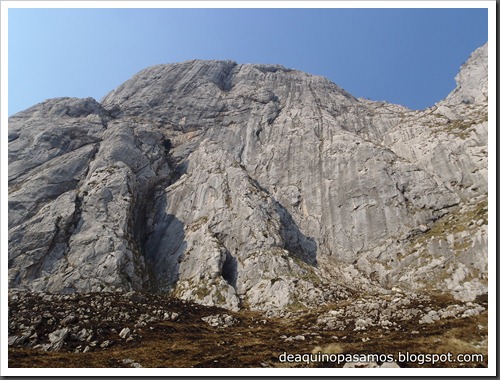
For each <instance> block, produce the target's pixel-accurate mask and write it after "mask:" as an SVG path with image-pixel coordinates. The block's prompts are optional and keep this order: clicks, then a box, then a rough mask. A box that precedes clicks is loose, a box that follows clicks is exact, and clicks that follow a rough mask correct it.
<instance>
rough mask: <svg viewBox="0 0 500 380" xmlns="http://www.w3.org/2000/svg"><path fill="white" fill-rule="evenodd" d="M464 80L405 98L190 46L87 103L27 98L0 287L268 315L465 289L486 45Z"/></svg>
mask: <svg viewBox="0 0 500 380" xmlns="http://www.w3.org/2000/svg"><path fill="white" fill-rule="evenodd" d="M457 84H458V86H457V89H456V90H455V91H454V92H452V93H451V94H450V95H449V96H448V97H447V98H446V99H445V100H443V101H442V102H439V103H438V104H437V105H436V106H434V107H431V108H428V109H426V110H422V111H411V110H409V109H407V108H405V107H401V106H397V105H392V104H388V103H380V102H373V101H369V100H364V99H356V98H355V97H353V96H351V95H350V94H348V93H347V92H345V91H344V90H342V89H341V88H339V87H338V86H337V85H335V84H334V83H332V82H330V81H328V80H327V79H325V78H321V77H316V76H312V75H309V74H306V73H303V72H300V71H296V70H290V69H286V68H284V67H282V66H279V65H238V64H236V63H235V62H232V61H198V60H196V61H188V62H184V63H179V64H171V65H158V66H153V67H150V68H147V69H145V70H143V71H141V72H140V73H138V74H137V75H135V76H134V77H132V78H131V79H130V80H128V81H127V82H125V83H124V84H122V85H121V86H120V87H118V88H117V89H116V90H113V91H112V92H111V93H109V94H108V95H107V96H106V97H105V98H104V99H103V100H102V101H101V102H100V103H98V102H96V101H95V100H93V99H73V98H59V99H52V100H48V101H46V102H44V103H41V104H39V105H36V106H34V107H31V108H30V109H28V110H26V111H23V112H21V113H18V114H16V115H14V116H12V117H11V118H10V119H9V286H10V287H11V288H15V287H20V288H25V289H30V290H37V291H49V292H63V293H70V292H88V291H117V290H120V291H131V290H153V291H167V292H168V291H171V292H172V293H173V294H174V295H176V296H177V297H180V298H183V299H187V300H193V301H196V302H199V303H202V304H205V305H209V306H210V305H218V306H223V307H225V308H228V309H232V310H237V309H239V308H241V307H250V308H253V309H261V310H266V311H269V312H272V311H273V310H277V309H283V308H286V307H293V306H303V305H308V306H313V305H321V304H324V303H326V302H329V301H331V300H335V299H340V298H345V297H347V296H348V295H349V294H350V292H352V291H355V290H356V289H360V290H363V291H368V292H373V291H378V292H382V293H384V292H388V289H391V288H393V287H394V286H395V285H397V286H398V287H399V288H403V289H407V290H413V291H418V290H429V289H438V290H447V291H449V292H451V293H452V294H453V295H454V296H455V297H456V298H459V299H462V300H469V301H472V300H474V299H475V297H476V296H478V295H480V294H483V293H485V292H487V224H488V223H487V187H488V186H487V185H488V182H487V173H488V167H487V152H488V148H487V136H488V125H487V124H488V123H487V45H485V46H484V47H482V48H480V49H478V50H477V51H476V52H474V53H473V55H472V56H471V58H470V59H469V60H468V61H467V62H466V63H465V64H464V65H463V66H462V69H461V71H460V73H459V75H458V76H457ZM151 318H156V319H159V318H163V316H154V317H151ZM370 318H372V319H373V317H372V316H366V318H365V317H363V318H362V320H363V322H361V320H359V321H358V322H359V323H358V324H357V327H359V329H362V328H364V327H365V326H368V325H369V323H368V322H369V321H370ZM377 318H378V316H377ZM156 319H155V320H156ZM389 322H390V321H388V322H384V323H385V325H388V324H389ZM137 323H139V324H143V325H146V324H147V323H148V319H147V318H146V319H143V320H140V321H138V322H137Z"/></svg>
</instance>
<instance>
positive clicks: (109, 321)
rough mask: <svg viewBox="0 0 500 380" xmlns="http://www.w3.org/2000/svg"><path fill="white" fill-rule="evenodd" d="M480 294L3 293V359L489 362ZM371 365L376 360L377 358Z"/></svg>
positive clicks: (159, 363)
mask: <svg viewBox="0 0 500 380" xmlns="http://www.w3.org/2000/svg"><path fill="white" fill-rule="evenodd" d="M485 309H487V300H486V298H485V297H482V298H481V299H478V300H476V302H468V303H461V302H457V301H454V300H452V299H450V298H449V297H446V296H437V295H436V296H432V297H431V296H428V297H427V296H426V297H424V298H421V297H418V296H417V295H408V294H406V295H403V294H402V293H393V294H387V295H385V296H384V295H377V296H374V295H363V296H361V295H358V296H356V297H354V298H353V299H351V300H345V301H341V302H338V303H336V304H331V305H325V306H323V307H320V308H317V309H315V310H307V309H304V310H296V311H293V312H281V313H279V314H277V315H275V316H272V317H270V316H267V315H265V314H262V313H257V312H252V311H241V312H231V311H228V310H225V309H220V308H216V307H206V306H201V305H197V304H193V303H190V302H188V301H184V300H178V299H173V298H170V297H168V296H164V295H152V294H149V295H148V294H142V293H125V294H119V293H115V294H112V293H99V294H79V295H48V294H37V293H25V292H11V294H10V297H9V367H11V368H16V367H50V368H58V367H136V368H140V367H155V368H157V367H307V366H309V367H343V366H344V365H346V363H345V361H343V362H341V363H331V362H320V363H317V362H314V363H309V364H308V363H304V362H299V363H297V362H285V361H284V360H283V354H284V353H285V352H286V353H287V354H293V355H297V354H311V353H327V354H336V355H338V356H340V355H339V354H385V355H388V354H393V355H395V357H396V356H397V355H398V352H401V353H403V354H404V353H406V352H408V353H411V354H423V353H439V354H445V353H447V352H450V353H452V354H453V357H454V358H456V357H457V356H456V355H458V354H465V353H466V354H471V355H473V354H481V355H482V359H483V360H482V361H480V360H479V359H480V356H468V357H467V358H468V359H469V360H474V361H473V362H468V363H459V362H448V361H446V362H438V363H435V364H434V365H433V364H432V363H422V364H419V363H406V362H404V361H401V360H396V361H397V365H398V366H399V367H475V368H477V367H487V360H488V354H487V334H488V330H487V327H488V324H487V320H488V313H487V311H485ZM378 364H382V363H381V362H380V361H379V363H378Z"/></svg>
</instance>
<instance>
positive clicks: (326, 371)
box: [0, 0, 496, 377]
mask: <svg viewBox="0 0 500 380" xmlns="http://www.w3.org/2000/svg"><path fill="white" fill-rule="evenodd" d="M0 6H1V9H0V17H1V19H0V25H1V29H0V32H1V73H0V74H1V77H0V78H1V92H0V94H1V112H0V115H1V119H0V125H1V126H2V128H1V131H0V143H1V150H0V152H1V155H0V175H1V187H0V191H1V198H0V199H1V204H0V227H1V235H0V236H1V239H0V244H1V246H0V247H1V252H2V255H1V266H0V268H1V301H2V305H1V306H2V308H1V330H0V331H1V332H2V334H1V336H2V337H3V339H2V341H1V375H2V376H307V377H309V376H365V375H371V376H415V375H419V376H429V375H432V376H495V375H496V231H495V226H496V210H495V206H496V151H495V149H494V148H495V146H496V9H495V8H496V2H495V1H493V0H482V1H316V0H312V1H306V0H294V1H13V0H7V1H2V2H1V4H0ZM11 8H304V9H305V8H487V9H488V50H489V51H488V85H489V87H488V103H489V104H488V124H489V126H493V128H489V131H488V145H489V146H490V148H491V147H493V149H492V150H489V152H488V154H489V160H488V161H489V162H488V193H489V196H488V204H489V205H490V206H493V207H489V210H488V222H489V225H488V244H489V246H488V268H489V273H488V277H489V283H488V287H489V302H488V306H489V319H488V364H489V367H488V368H463V369H462V368H452V369H449V368H411V369H410V368H407V369H404V368H402V369H399V370H394V369H390V368H377V369H361V368H360V369H357V370H352V369H347V368H345V369H344V368H337V369H332V368H243V369H232V368H167V369H161V368H141V369H132V370H131V369H127V368H118V369H116V368H78V369H71V368H55V369H49V368H26V369H23V368H8V358H7V356H8V340H7V336H8V334H7V331H8V313H7V298H8V289H7V277H8V276H7V274H8V255H7V252H8V227H7V226H8V222H7V220H8V210H7V206H8V181H7V178H8V176H7V172H8V143H7V141H8V129H7V124H8V112H7V110H8V57H7V54H8V11H9V9H11ZM471 53H472V52H471ZM457 71H458V67H457ZM61 95H64V94H61Z"/></svg>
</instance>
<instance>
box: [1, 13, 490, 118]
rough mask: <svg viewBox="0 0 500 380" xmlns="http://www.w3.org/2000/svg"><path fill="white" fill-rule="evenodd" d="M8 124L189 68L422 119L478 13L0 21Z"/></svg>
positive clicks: (445, 88)
mask: <svg viewBox="0 0 500 380" xmlns="http://www.w3.org/2000/svg"><path fill="white" fill-rule="evenodd" d="M8 17H9V20H8V21H9V35H8V43H9V50H8V51H9V59H8V62H9V115H12V114H13V113H16V112H18V111H21V110H23V109H26V108H28V107H30V106H32V105H34V104H36V103H39V102H41V101H43V100H45V99H48V98H52V97H59V96H75V97H88V96H91V97H94V98H96V99H97V100H99V99H100V98H102V97H103V96H104V95H105V94H106V93H108V92H109V91H111V90H112V89H114V88H115V87H117V86H118V85H120V84H121V83H122V82H124V81H125V80H127V79H128V78H130V77H131V76H132V75H133V74H135V73H136V72H138V71H139V70H141V69H143V68H145V67H147V66H151V65H154V64H159V63H171V62H179V61H185V60H189V59H195V58H198V59H231V60H235V61H236V62H238V63H279V64H282V65H284V66H286V67H290V68H295V69H299V70H303V71H306V72H309V73H311V74H315V75H322V76H325V77H327V78H328V79H330V80H331V81H333V82H335V83H337V84H338V85H340V86H341V87H343V88H344V89H346V90H347V91H348V92H350V93H351V94H353V95H354V96H357V97H365V98H370V99H373V100H385V101H389V102H391V103H397V104H402V105H405V106H407V107H410V108H413V109H423V108H425V107H428V106H431V105H433V104H434V103H435V102H437V101H439V100H441V99H443V98H444V97H446V95H447V94H448V93H449V92H450V91H451V90H452V89H453V88H454V87H455V81H454V77H455V75H456V74H457V72H458V69H459V67H460V65H461V64H462V63H463V62H464V61H465V60H466V59H467V57H468V56H469V55H470V53H472V51H473V50H475V49H476V48H478V47H479V46H481V45H483V44H484V43H485V42H486V41H487V39H488V34H487V10H486V9H12V8H11V9H9V14H8Z"/></svg>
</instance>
